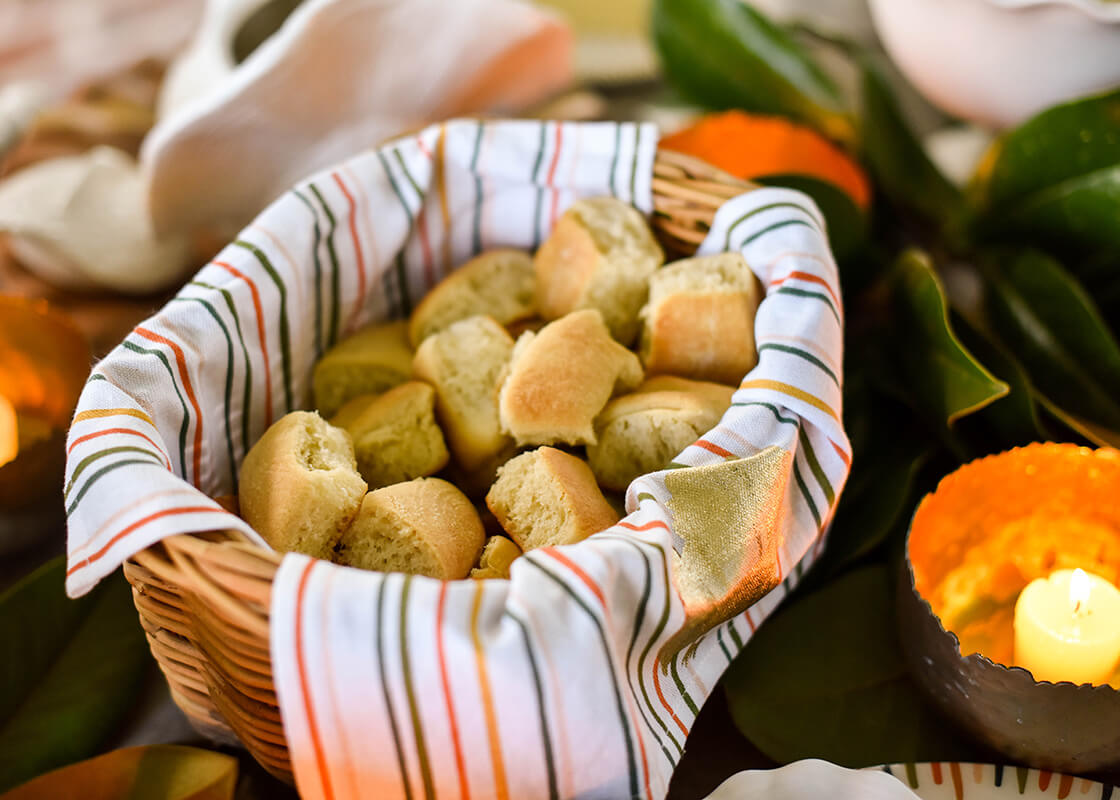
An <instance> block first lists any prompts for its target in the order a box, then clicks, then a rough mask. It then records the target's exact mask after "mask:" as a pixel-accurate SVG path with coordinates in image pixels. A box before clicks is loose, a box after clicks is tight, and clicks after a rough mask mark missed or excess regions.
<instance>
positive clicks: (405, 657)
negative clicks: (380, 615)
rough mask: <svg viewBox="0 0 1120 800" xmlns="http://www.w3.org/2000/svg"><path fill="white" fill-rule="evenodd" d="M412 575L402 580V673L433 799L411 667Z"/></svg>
mask: <svg viewBox="0 0 1120 800" xmlns="http://www.w3.org/2000/svg"><path fill="white" fill-rule="evenodd" d="M412 577H413V576H411V575H405V576H404V580H403V581H402V582H401V615H400V637H399V642H398V644H399V645H400V648H401V674H402V675H403V676H404V693H405V697H406V698H407V699H408V713H409V716H410V717H411V718H412V734H413V737H414V739H415V741H416V758H417V759H418V760H419V762H420V778H421V780H423V782H424V797H426V798H428V800H432V798H434V797H435V789H434V787H433V785H432V769H431V766H430V765H429V763H428V748H427V746H426V745H425V743H424V725H423V722H422V721H421V719H420V708H419V706H418V705H417V703H416V692H415V691H413V688H412V669H411V668H410V667H409V649H408V593H409V590H410V589H411V588H412Z"/></svg>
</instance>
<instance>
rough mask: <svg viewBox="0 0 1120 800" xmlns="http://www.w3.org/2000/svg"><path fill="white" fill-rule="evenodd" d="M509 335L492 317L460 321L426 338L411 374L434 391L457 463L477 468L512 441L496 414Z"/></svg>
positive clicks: (510, 349) (509, 349)
mask: <svg viewBox="0 0 1120 800" xmlns="http://www.w3.org/2000/svg"><path fill="white" fill-rule="evenodd" d="M512 353H513V339H511V338H510V336H509V334H508V333H506V330H505V328H503V327H502V326H501V325H499V324H498V323H497V322H495V321H494V320H493V319H491V318H490V317H483V316H476V317H469V318H467V319H464V320H459V321H458V322H455V323H453V324H451V325H450V326H448V327H447V328H446V329H445V330H442V331H440V332H439V333H436V334H433V335H431V336H429V337H428V338H427V339H425V340H424V343H423V344H421V345H420V348H419V349H418V350H417V351H416V357H415V359H414V360H413V364H412V370H413V374H414V375H415V376H416V377H417V378H419V379H420V380H423V381H426V382H428V383H430V384H431V385H432V386H433V387H434V388H435V392H436V415H437V416H438V418H439V422H440V425H441V426H442V428H443V432H444V435H445V436H446V437H447V442H448V445H449V446H450V448H451V452H452V454H453V455H454V456H455V460H456V462H457V463H458V464H459V466H461V467H462V468H463V469H465V470H468V471H472V470H476V469H481V468H483V467H485V466H486V465H488V464H489V463H490V462H492V461H493V459H494V457H495V456H497V455H498V454H499V453H501V452H502V451H503V450H505V449H507V448H508V447H509V445H510V440H509V437H508V436H507V435H506V434H505V433H503V432H502V429H501V425H500V423H499V419H498V387H499V385H500V382H501V379H502V376H503V375H504V374H505V370H506V365H507V363H508V362H509V359H510V356H511V354H512Z"/></svg>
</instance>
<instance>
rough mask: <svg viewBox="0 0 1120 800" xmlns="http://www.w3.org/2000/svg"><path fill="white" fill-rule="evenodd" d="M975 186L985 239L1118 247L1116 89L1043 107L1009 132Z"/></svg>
mask: <svg viewBox="0 0 1120 800" xmlns="http://www.w3.org/2000/svg"><path fill="white" fill-rule="evenodd" d="M973 183H974V185H973V195H974V197H975V200H976V204H977V205H978V206H979V207H980V208H981V209H982V210H983V212H984V213H983V216H982V217H981V218H980V219H979V221H978V223H977V230H978V232H979V233H980V234H981V235H983V236H987V237H992V236H995V237H997V238H1004V239H1007V238H1010V237H1015V238H1017V239H1021V238H1023V237H1026V238H1027V239H1028V240H1029V241H1032V242H1035V243H1037V244H1042V245H1046V246H1050V247H1055V248H1057V249H1058V250H1059V251H1063V252H1064V251H1068V250H1070V249H1073V250H1075V251H1077V252H1081V253H1093V252H1099V251H1102V250H1103V251H1105V252H1112V253H1115V252H1116V251H1117V250H1120V90H1115V91H1111V92H1108V93H1105V94H1101V95H1096V96H1094V97H1088V98H1084V99H1081V100H1076V101H1074V102H1072V103H1066V104H1063V105H1059V106H1056V107H1054V108H1051V109H1048V110H1047V111H1044V112H1042V113H1041V114H1039V115H1038V116H1036V117H1034V118H1033V119H1031V120H1029V121H1027V122H1026V123H1024V124H1023V125H1021V126H1020V127H1018V128H1016V129H1015V130H1013V131H1011V132H1010V133H1007V134H1006V135H1005V136H1004V137H1003V138H1002V139H1001V140H1000V141H998V142H997V143H996V144H995V145H994V146H993V148H992V151H991V152H990V153H989V155H988V157H987V158H986V159H985V162H984V164H983V165H982V167H981V169H980V171H979V173H978V175H977V177H976V179H975V180H974V182H973ZM1071 267H1072V268H1073V269H1074V271H1075V272H1078V273H1079V274H1080V269H1079V268H1078V266H1077V264H1071Z"/></svg>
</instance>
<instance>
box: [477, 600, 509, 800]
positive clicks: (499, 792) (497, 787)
mask: <svg viewBox="0 0 1120 800" xmlns="http://www.w3.org/2000/svg"><path fill="white" fill-rule="evenodd" d="M475 583H476V586H475V590H474V600H473V602H472V603H471V644H472V645H473V646H474V661H475V667H476V668H477V669H478V686H479V690H480V692H481V693H482V712H483V715H484V717H485V719H486V738H487V741H488V743H489V745H490V765H491V767H492V769H493V771H494V793H495V797H497V798H498V800H508V799H509V789H508V787H507V786H506V768H505V764H504V762H503V760H502V737H501V735H500V734H499V733H498V715H497V713H496V712H495V711H494V698H493V696H492V695H491V691H490V675H489V673H488V672H487V670H486V648H485V647H483V645H482V637H481V636H480V634H479V631H478V619H479V615H480V612H481V611H482V595H483V592H484V591H485V589H486V582H485V581H476V582H475Z"/></svg>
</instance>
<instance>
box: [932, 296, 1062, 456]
mask: <svg viewBox="0 0 1120 800" xmlns="http://www.w3.org/2000/svg"><path fill="white" fill-rule="evenodd" d="M952 324H953V328H954V329H955V330H956V332H957V336H958V337H959V338H960V340H961V343H962V344H963V345H964V346H965V347H967V348H968V350H969V352H971V353H972V354H973V355H974V356H975V357H976V358H977V359H978V360H979V361H980V363H982V364H983V365H984V366H985V367H986V368H987V369H988V371H989V372H991V373H992V374H993V375H994V376H995V377H996V378H998V379H999V380H1001V381H1003V382H1004V383H1006V384H1007V385H1008V386H1009V387H1010V391H1009V392H1008V393H1007V395H1006V396H1004V397H1001V398H1000V399H998V400H996V401H995V402H993V403H992V404H991V405H989V406H987V407H986V408H983V409H981V410H980V411H978V412H977V413H975V414H972V415H971V416H969V417H968V418H966V419H963V420H961V421H960V423H959V426H958V433H962V434H972V436H973V438H975V439H976V440H978V441H979V442H981V444H980V447H979V452H976V453H975V455H977V456H980V455H986V454H987V453H991V452H997V451H1000V450H1007V449H1010V448H1012V447H1020V446H1022V445H1025V444H1028V443H1030V442H1035V441H1044V440H1046V439H1049V438H1050V435H1049V431H1047V429H1046V427H1045V426H1044V425H1043V424H1042V420H1041V419H1040V418H1039V414H1038V405H1037V401H1036V400H1035V391H1034V387H1032V386H1031V383H1030V378H1029V377H1028V375H1027V373H1026V370H1024V369H1023V366H1022V365H1021V364H1020V363H1019V362H1018V361H1016V360H1015V358H1014V357H1013V356H1011V355H1010V354H1009V353H1008V352H1007V351H1006V350H1004V348H1003V347H1002V346H1001V345H1000V344H998V343H996V342H994V341H992V340H991V339H990V338H988V337H987V336H986V335H985V334H984V333H982V332H981V331H980V330H979V329H977V328H975V327H973V326H972V325H971V324H970V323H969V322H967V321H966V320H965V319H964V318H963V317H961V316H960V315H956V314H954V315H953V317H952Z"/></svg>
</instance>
